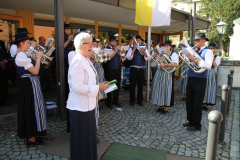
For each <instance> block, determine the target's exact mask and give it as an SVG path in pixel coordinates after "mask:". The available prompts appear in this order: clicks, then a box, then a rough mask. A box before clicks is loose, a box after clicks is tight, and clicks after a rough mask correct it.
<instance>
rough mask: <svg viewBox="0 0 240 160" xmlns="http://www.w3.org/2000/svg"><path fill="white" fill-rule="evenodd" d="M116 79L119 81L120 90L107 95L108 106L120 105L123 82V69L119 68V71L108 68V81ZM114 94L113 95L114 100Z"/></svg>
mask: <svg viewBox="0 0 240 160" xmlns="http://www.w3.org/2000/svg"><path fill="white" fill-rule="evenodd" d="M114 79H116V80H117V83H116V85H117V87H118V89H116V90H115V91H113V92H110V93H108V94H107V104H112V103H118V99H119V90H120V82H121V68H118V69H110V68H108V69H107V80H108V81H112V80H114ZM112 94H113V98H112Z"/></svg>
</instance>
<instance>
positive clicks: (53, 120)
mask: <svg viewBox="0 0 240 160" xmlns="http://www.w3.org/2000/svg"><path fill="white" fill-rule="evenodd" d="M128 93H129V92H128V91H121V92H120V99H124V100H123V101H121V103H122V104H123V106H122V109H123V111H117V110H116V109H111V110H110V109H108V108H106V107H104V106H102V107H101V108H100V119H99V129H98V138H100V139H101V140H107V141H109V142H118V143H122V144H127V145H132V146H139V147H146V148H153V149H159V150H164V151H167V152H168V153H169V154H175V155H181V156H188V157H198V158H205V152H206V144H207V132H208V119H207V115H208V113H209V112H210V111H211V110H219V111H220V106H221V104H220V103H221V100H220V98H218V100H217V105H215V106H212V107H210V111H208V112H206V111H203V116H202V130H201V131H197V132H187V131H186V129H185V128H184V127H183V126H182V124H183V123H184V122H185V121H186V109H185V101H182V100H181V99H182V94H180V93H179V92H177V91H175V105H174V107H172V108H170V109H169V113H167V114H160V113H157V112H156V109H157V108H158V107H157V106H155V105H151V104H150V103H145V106H143V107H141V106H138V105H137V104H135V105H134V106H133V107H131V106H129V103H128ZM233 95H234V97H233V98H234V99H233V100H232V103H231V108H230V111H229V116H228V117H227V122H226V123H227V124H226V133H225V139H224V142H225V144H224V145H218V155H217V157H218V159H219V160H226V159H238V158H239V91H233ZM233 106H235V107H233ZM16 131H17V125H16V123H11V124H7V125H2V126H0V141H1V143H0V159H65V158H61V157H58V156H55V155H50V154H44V153H41V151H40V150H41V149H42V148H43V147H44V145H46V144H48V143H49V142H51V141H52V140H53V139H54V138H55V137H57V136H59V135H61V134H63V133H66V121H60V119H59V118H57V117H56V116H48V134H47V136H46V137H45V138H44V145H39V146H35V147H26V145H25V144H24V141H23V140H21V139H19V138H18V137H17V136H16Z"/></svg>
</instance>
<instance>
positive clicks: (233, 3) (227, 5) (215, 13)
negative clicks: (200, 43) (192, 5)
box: [198, 0, 240, 53]
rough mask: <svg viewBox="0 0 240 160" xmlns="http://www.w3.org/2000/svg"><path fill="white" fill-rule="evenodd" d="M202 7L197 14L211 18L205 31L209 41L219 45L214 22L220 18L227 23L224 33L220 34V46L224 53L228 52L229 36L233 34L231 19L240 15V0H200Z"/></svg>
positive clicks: (217, 21) (216, 22)
mask: <svg viewBox="0 0 240 160" xmlns="http://www.w3.org/2000/svg"><path fill="white" fill-rule="evenodd" d="M201 2H202V9H201V10H199V11H198V14H199V15H200V16H202V17H205V18H209V19H211V25H210V27H209V29H208V30H207V32H206V35H207V37H208V38H209V39H210V42H212V43H216V45H217V46H218V45H219V35H218V32H217V29H216V24H218V23H219V22H220V20H221V19H222V20H223V21H224V22H225V23H227V24H228V26H227V29H226V32H225V34H224V35H223V36H222V46H223V50H224V52H225V53H228V51H229V46H230V38H229V36H231V35H233V27H234V24H233V20H235V19H237V18H239V17H240V0H202V1H201Z"/></svg>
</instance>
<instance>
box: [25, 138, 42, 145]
mask: <svg viewBox="0 0 240 160" xmlns="http://www.w3.org/2000/svg"><path fill="white" fill-rule="evenodd" d="M40 144H41V143H39V142H38V141H37V139H36V140H35V141H34V142H32V141H30V140H29V139H26V145H27V146H31V145H40Z"/></svg>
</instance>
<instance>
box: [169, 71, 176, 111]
mask: <svg viewBox="0 0 240 160" xmlns="http://www.w3.org/2000/svg"><path fill="white" fill-rule="evenodd" d="M174 77H175V71H174V72H173V73H172V94H171V102H170V107H172V106H174Z"/></svg>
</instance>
